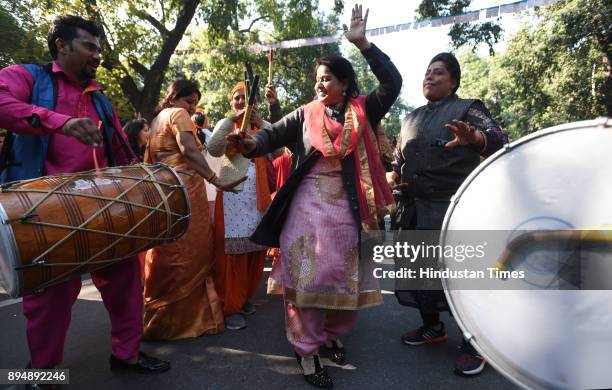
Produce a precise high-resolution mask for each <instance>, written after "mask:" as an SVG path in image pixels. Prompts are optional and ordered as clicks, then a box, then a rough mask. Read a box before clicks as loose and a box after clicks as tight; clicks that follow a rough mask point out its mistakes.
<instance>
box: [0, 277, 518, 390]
mask: <svg viewBox="0 0 612 390" xmlns="http://www.w3.org/2000/svg"><path fill="white" fill-rule="evenodd" d="M266 275H267V273H266ZM255 303H256V307H257V313H256V314H255V315H253V316H249V317H248V319H247V320H248V327H247V328H246V329H244V330H241V331H226V332H224V333H222V334H220V335H215V336H202V337H199V338H197V339H192V340H180V341H173V342H143V346H142V348H143V350H144V351H147V352H150V353H152V354H154V355H157V356H159V357H161V358H164V359H167V360H169V361H171V362H172V365H173V368H172V370H171V371H170V372H168V373H166V374H161V375H155V376H144V375H138V374H130V375H119V374H114V373H112V372H111V371H110V370H109V368H108V357H109V354H110V323H109V320H108V317H107V315H106V311H105V309H104V306H103V304H102V302H101V301H100V299H99V295H98V294H97V291H96V290H95V288H94V287H93V286H92V285H91V282H88V281H85V284H84V287H83V289H82V291H81V295H80V296H79V299H78V301H77V302H76V304H75V306H74V310H73V319H72V324H71V327H70V330H69V334H68V340H67V342H66V348H65V355H64V363H63V365H62V367H64V368H69V369H70V382H71V385H70V386H69V388H70V389H87V390H93V389H114V390H115V389H311V388H310V386H308V385H307V384H305V382H304V381H303V379H302V377H301V375H300V371H299V369H298V367H297V364H296V362H295V359H294V358H293V353H292V350H291V349H290V347H289V345H288V344H287V341H286V339H285V334H284V319H283V312H282V298H281V297H279V296H267V295H266V294H265V291H264V288H263V282H262V286H261V288H260V291H259V292H258V294H257V296H256V300H255ZM443 320H444V321H445V322H446V323H447V329H448V331H449V341H448V342H446V343H442V344H436V345H428V346H422V347H409V346H405V345H402V344H401V342H400V341H399V338H400V334H401V333H402V332H403V331H405V330H407V329H409V328H414V327H417V326H418V325H419V318H418V313H417V312H416V311H415V310H412V309H409V308H404V307H401V306H399V305H398V304H397V302H396V300H395V298H394V296H393V295H389V294H387V295H385V304H384V305H382V306H378V307H375V308H371V309H367V310H364V311H362V312H360V315H359V320H358V322H357V325H356V327H355V329H354V330H353V331H352V332H351V333H350V334H349V335H348V336H347V337H346V338H345V339H344V340H343V341H344V343H345V345H346V348H347V354H348V362H349V364H348V365H347V366H345V367H339V366H331V367H330V368H329V371H330V373H331V375H332V376H333V378H334V380H335V384H336V386H335V388H336V389H386V390H391V389H457V388H470V389H515V388H516V387H515V386H514V385H513V384H512V383H510V382H509V381H508V380H506V379H505V378H504V377H502V376H501V375H500V374H499V373H497V372H496V371H495V370H493V369H492V368H491V367H487V369H486V370H485V372H483V374H482V375H480V376H478V377H476V378H461V377H458V376H456V375H454V374H453V373H452V364H453V358H454V356H455V353H456V352H457V346H458V345H459V342H460V334H459V330H458V328H457V327H456V325H454V322H453V320H452V319H450V318H449V317H448V316H445V317H444V318H443ZM0 323H1V324H2V326H1V327H0V329H1V331H0V352H1V353H0V368H23V367H25V365H26V364H27V362H28V351H27V346H26V337H25V328H24V326H25V321H24V318H23V314H22V309H21V304H20V303H19V302H15V301H14V300H11V299H10V297H8V296H7V295H2V294H0ZM325 362H326V363H328V365H332V364H333V363H331V362H329V361H328V360H325ZM5 388H11V387H10V386H7V385H0V389H5Z"/></svg>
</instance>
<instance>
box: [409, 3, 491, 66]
mask: <svg viewBox="0 0 612 390" xmlns="http://www.w3.org/2000/svg"><path fill="white" fill-rule="evenodd" d="M471 2H472V0H423V1H422V2H421V4H419V7H418V8H417V10H416V12H417V15H418V18H419V19H429V18H437V17H442V16H450V15H457V14H461V13H464V12H465V11H466V10H467V7H468V6H469V5H470V3H471ZM448 35H449V37H450V38H451V42H452V44H453V46H454V47H455V48H459V47H461V46H464V45H467V46H471V47H472V49H474V48H476V46H478V45H479V44H480V43H486V44H487V46H488V47H489V53H490V54H491V55H492V54H493V53H494V51H493V45H494V44H496V43H497V42H499V40H500V38H501V36H502V28H501V27H500V26H499V25H498V24H496V23H492V22H486V23H458V24H455V25H453V26H452V27H451V29H450V31H449V33H448Z"/></svg>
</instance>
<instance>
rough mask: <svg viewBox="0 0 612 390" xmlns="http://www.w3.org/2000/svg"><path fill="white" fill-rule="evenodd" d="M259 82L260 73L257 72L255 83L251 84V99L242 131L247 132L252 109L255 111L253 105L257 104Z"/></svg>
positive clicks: (244, 117) (241, 127) (243, 118)
mask: <svg viewBox="0 0 612 390" xmlns="http://www.w3.org/2000/svg"><path fill="white" fill-rule="evenodd" d="M257 84H259V75H258V74H256V75H255V77H254V78H253V85H252V86H251V90H250V91H249V100H248V103H247V106H246V109H245V110H244V116H243V117H242V126H240V132H241V133H242V134H245V133H246V131H247V126H248V124H249V118H250V117H251V111H253V105H254V104H255V94H256V93H257V92H256V91H257Z"/></svg>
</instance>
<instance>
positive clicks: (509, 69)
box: [459, 0, 612, 139]
mask: <svg viewBox="0 0 612 390" xmlns="http://www.w3.org/2000/svg"><path fill="white" fill-rule="evenodd" d="M604 2H605V1H603V0H602V1H592V2H588V3H589V4H585V3H587V2H582V1H579V0H571V1H562V2H559V3H558V4H556V5H554V6H550V7H547V8H546V9H544V10H540V11H539V16H540V19H539V22H538V23H537V24H536V25H533V26H529V25H525V26H524V27H523V28H522V29H521V30H520V31H519V32H518V33H517V34H516V36H514V37H513V38H512V39H511V40H510V42H509V44H508V48H507V50H506V51H505V52H504V53H499V54H497V55H496V56H494V57H490V58H479V57H477V56H476V55H475V54H473V53H464V54H463V55H462V56H461V57H460V62H461V64H462V74H463V77H462V80H461V88H460V90H459V93H460V94H461V95H462V96H464V97H471V98H480V99H482V100H483V101H484V102H485V104H486V105H487V107H488V108H489V110H490V111H491V112H492V114H493V117H494V118H496V119H497V120H499V122H500V123H501V125H502V126H503V127H504V128H505V129H506V130H507V131H509V133H510V134H511V137H512V138H514V139H516V138H518V137H520V136H522V135H524V134H527V133H529V132H532V131H535V130H539V129H542V128H545V127H549V126H553V125H557V124H562V123H567V122H573V121H578V120H585V119H592V118H594V117H597V116H600V115H606V104H605V101H606V93H610V91H609V89H607V88H606V87H605V82H606V73H607V72H609V67H608V65H607V64H606V61H605V59H606V47H605V46H602V45H601V44H600V38H598V37H597V35H598V34H599V35H600V36H603V37H605V36H606V34H607V38H604V39H608V40H609V39H610V38H609V37H610V27H609V25H608V26H607V30H606V29H605V28H602V29H601V30H597V29H596V28H593V27H596V26H597V20H598V19H600V18H605V17H606V12H607V15H608V16H609V17H608V19H607V20H608V21H609V20H612V16H611V15H610V12H611V11H610V9H609V7H608V8H607V9H606V7H605V6H604ZM604 24H605V23H603V24H602V26H603V25H604ZM589 25H590V26H591V28H589V27H588V26H589ZM607 50H609V47H608V48H607Z"/></svg>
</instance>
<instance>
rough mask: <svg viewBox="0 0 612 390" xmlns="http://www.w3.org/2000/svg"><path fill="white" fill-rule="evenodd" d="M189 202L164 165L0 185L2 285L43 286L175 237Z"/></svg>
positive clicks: (11, 288)
mask: <svg viewBox="0 0 612 390" xmlns="http://www.w3.org/2000/svg"><path fill="white" fill-rule="evenodd" d="M189 214H190V208H189V199H188V196H187V193H186V191H185V188H184V185H183V182H182V180H181V179H180V177H179V176H178V174H177V173H176V172H175V171H174V170H173V169H172V168H170V167H168V166H166V165H164V164H155V165H146V164H139V165H134V166H126V167H113V168H106V169H102V170H100V171H89V172H80V173H71V174H63V175H56V176H47V177H42V178H38V179H33V180H27V181H21V182H14V183H7V184H5V185H3V186H2V188H1V189H0V219H1V220H2V224H0V283H1V284H2V286H3V287H4V289H5V290H6V291H7V292H8V293H9V294H10V295H12V296H13V297H18V296H22V295H25V294H29V293H33V292H37V291H42V290H44V289H45V288H46V287H49V286H52V285H54V284H57V283H60V282H62V281H65V280H68V279H70V278H72V277H75V276H78V275H81V274H84V273H88V272H91V271H94V270H96V269H99V268H102V267H105V266H107V265H109V264H112V263H114V262H117V261H120V260H122V259H125V258H128V257H131V256H135V255H136V254H138V253H139V252H141V251H143V250H146V249H149V248H151V247H154V246H156V245H160V244H162V243H164V242H166V241H169V240H174V239H176V238H178V237H180V236H181V235H182V234H184V233H185V231H186V230H187V226H188V224H189Z"/></svg>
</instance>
